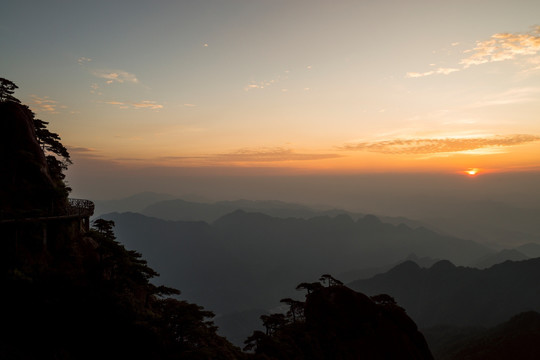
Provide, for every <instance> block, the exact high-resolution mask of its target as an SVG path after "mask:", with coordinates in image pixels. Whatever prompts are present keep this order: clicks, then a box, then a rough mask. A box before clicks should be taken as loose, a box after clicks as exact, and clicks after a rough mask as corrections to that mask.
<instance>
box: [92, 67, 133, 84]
mask: <svg viewBox="0 0 540 360" xmlns="http://www.w3.org/2000/svg"><path fill="white" fill-rule="evenodd" d="M93 74H94V76H96V77H98V78H101V79H105V80H106V83H107V84H112V83H115V82H117V83H120V84H122V83H134V84H136V83H138V82H139V80H138V79H137V77H136V76H135V74H132V73H129V72H127V71H123V70H95V71H94V72H93Z"/></svg>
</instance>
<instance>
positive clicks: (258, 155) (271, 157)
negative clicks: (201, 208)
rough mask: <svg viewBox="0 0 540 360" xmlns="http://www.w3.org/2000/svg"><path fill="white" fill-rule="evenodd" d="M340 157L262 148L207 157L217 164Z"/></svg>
mask: <svg viewBox="0 0 540 360" xmlns="http://www.w3.org/2000/svg"><path fill="white" fill-rule="evenodd" d="M339 157H342V156H341V155H339V154H303V153H296V152H294V151H293V150H291V149H286V148H281V147H278V148H262V149H257V150H252V149H240V150H238V151H235V152H232V153H224V154H216V155H210V156H208V159H209V160H213V161H217V162H277V161H306V160H324V159H334V158H339Z"/></svg>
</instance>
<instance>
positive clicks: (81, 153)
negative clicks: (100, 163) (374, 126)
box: [67, 146, 103, 159]
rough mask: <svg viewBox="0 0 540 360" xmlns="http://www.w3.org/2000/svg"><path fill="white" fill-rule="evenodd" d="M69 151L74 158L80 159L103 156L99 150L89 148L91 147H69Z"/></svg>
mask: <svg viewBox="0 0 540 360" xmlns="http://www.w3.org/2000/svg"><path fill="white" fill-rule="evenodd" d="M67 149H68V151H69V153H70V154H71V155H72V156H75V157H78V158H87V159H89V158H92V159H95V158H102V157H103V155H101V154H100V153H99V152H98V151H97V149H94V148H89V147H83V146H67Z"/></svg>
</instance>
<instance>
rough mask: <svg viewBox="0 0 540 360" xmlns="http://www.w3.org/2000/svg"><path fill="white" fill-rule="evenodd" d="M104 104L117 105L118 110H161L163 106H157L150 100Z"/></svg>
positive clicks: (107, 102) (108, 102)
mask: <svg viewBox="0 0 540 360" xmlns="http://www.w3.org/2000/svg"><path fill="white" fill-rule="evenodd" d="M105 104H109V105H117V106H118V107H119V108H120V109H148V110H161V109H163V105H161V104H158V103H157V102H156V101H150V100H143V101H140V102H122V101H106V102H105Z"/></svg>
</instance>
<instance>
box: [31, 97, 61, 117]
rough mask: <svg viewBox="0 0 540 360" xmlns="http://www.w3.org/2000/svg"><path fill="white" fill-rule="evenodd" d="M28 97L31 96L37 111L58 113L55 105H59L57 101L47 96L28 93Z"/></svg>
mask: <svg viewBox="0 0 540 360" xmlns="http://www.w3.org/2000/svg"><path fill="white" fill-rule="evenodd" d="M30 97H31V98H32V102H33V103H34V105H35V108H37V111H38V112H46V113H50V114H58V111H57V107H59V106H58V101H55V100H52V99H50V98H49V97H48V96H44V97H39V96H36V95H30ZM63 108H65V107H63Z"/></svg>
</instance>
